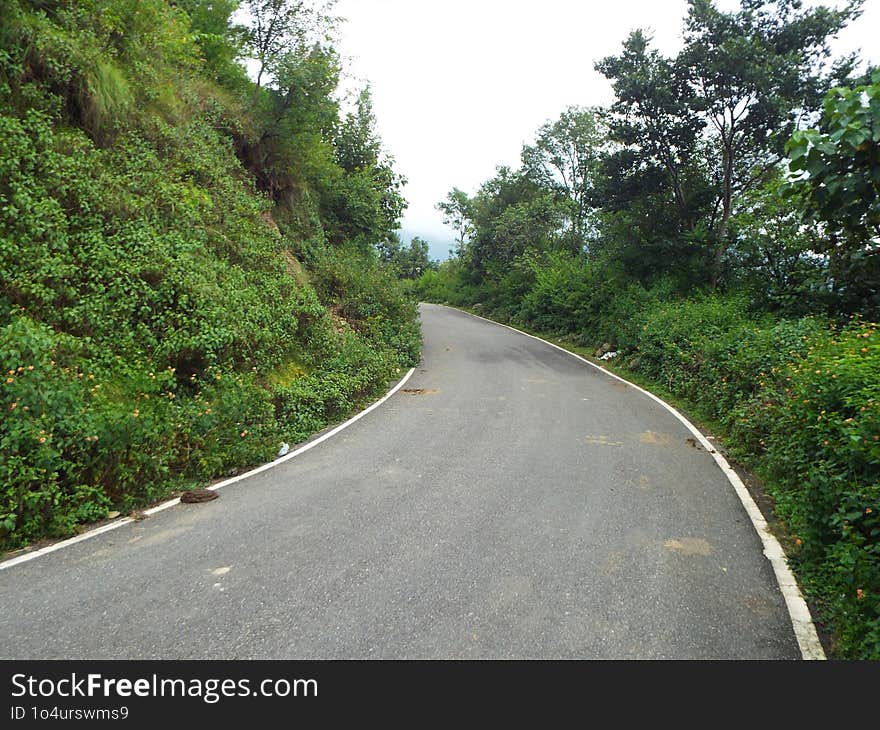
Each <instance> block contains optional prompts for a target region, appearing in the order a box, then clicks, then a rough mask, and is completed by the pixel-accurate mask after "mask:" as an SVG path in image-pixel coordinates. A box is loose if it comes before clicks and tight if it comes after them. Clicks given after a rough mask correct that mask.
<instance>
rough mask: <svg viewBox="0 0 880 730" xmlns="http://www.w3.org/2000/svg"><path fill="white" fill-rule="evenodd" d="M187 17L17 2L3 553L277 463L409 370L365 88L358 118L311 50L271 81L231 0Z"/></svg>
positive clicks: (392, 180)
mask: <svg viewBox="0 0 880 730" xmlns="http://www.w3.org/2000/svg"><path fill="white" fill-rule="evenodd" d="M177 5H178V7H172V6H171V4H168V3H165V2H161V1H160V0H147V1H145V2H132V1H129V0H106V1H104V0H93V1H90V2H55V3H49V4H47V3H31V2H23V1H21V0H12V2H9V3H5V4H4V11H3V19H2V26H0V365H2V368H3V371H4V374H3V381H2V384H0V385H2V389H0V412H2V414H3V416H2V419H0V452H2V456H0V545H2V546H4V547H15V546H20V545H22V544H24V543H25V542H27V541H29V540H33V539H36V538H41V537H45V536H60V535H66V534H69V533H71V532H72V531H74V530H75V529H76V526H77V525H78V524H80V523H82V522H86V521H90V520H95V519H100V518H102V517H105V516H106V515H107V514H108V512H110V511H111V510H117V511H128V510H131V509H133V508H136V507H137V506H139V505H143V504H146V503H149V502H150V501H154V500H156V499H158V498H161V497H163V496H165V495H166V494H168V493H169V492H171V491H174V490H177V489H181V488H186V487H189V486H193V485H196V484H199V483H203V482H205V481H206V480H209V479H211V478H214V477H218V476H222V475H225V474H228V473H231V472H234V471H236V470H238V469H240V468H242V467H245V466H248V465H251V464H254V463H257V462H260V461H265V460H267V459H270V458H272V456H273V455H274V454H275V452H276V451H277V450H278V446H279V444H280V443H281V442H282V441H288V442H291V443H292V442H296V441H298V440H301V439H303V438H305V437H307V436H308V435H309V434H310V433H312V432H314V431H315V430H317V429H320V428H321V427H323V426H325V425H327V424H328V423H331V422H333V421H335V420H339V419H341V418H342V417H343V416H344V415H345V414H346V413H348V412H350V411H351V410H352V409H353V408H354V407H355V406H356V404H358V403H359V402H361V401H362V400H364V399H366V398H369V397H370V396H371V395H373V394H375V393H376V392H378V391H380V390H381V389H383V388H384V387H385V385H386V383H387V382H388V381H389V379H391V378H393V377H394V376H395V375H396V373H398V372H400V370H401V369H402V368H403V367H405V366H409V365H410V364H413V363H414V362H415V361H416V360H417V358H418V352H419V331H418V324H417V320H416V317H417V315H416V309H415V305H414V303H413V302H411V301H409V300H408V299H406V298H405V297H404V296H403V295H402V294H401V293H400V289H399V286H398V283H397V281H396V280H394V278H393V277H392V276H391V275H390V274H389V273H387V272H386V271H385V270H384V269H383V268H382V267H381V265H380V264H379V262H378V259H377V257H376V255H375V253H374V244H375V243H377V242H378V241H379V240H380V239H381V237H382V236H383V235H385V233H386V232H387V229H389V228H392V227H393V226H395V225H396V218H397V217H398V216H399V212H400V209H401V207H402V200H400V199H399V196H397V194H396V187H397V185H398V184H399V178H398V177H396V176H395V175H394V174H393V172H392V171H391V168H390V164H389V163H388V161H387V160H385V159H384V158H382V156H381V150H380V144H379V141H378V137H376V136H375V133H374V131H373V130H372V127H371V124H372V119H371V117H370V115H369V106H368V98H364V97H362V99H361V100H360V104H359V107H358V110H359V112H361V114H360V116H358V115H354V114H353V115H349V117H348V118H347V119H346V118H342V117H341V115H340V113H339V108H338V103H337V102H336V101H335V100H334V92H335V88H336V79H337V78H338V73H339V70H338V64H337V63H336V61H335V55H334V53H333V51H332V48H330V47H329V46H326V45H324V46H321V45H317V44H311V45H309V46H308V47H306V46H304V45H302V43H299V44H298V43H297V42H296V41H295V40H289V41H288V42H287V44H286V46H284V50H283V54H282V55H279V57H278V59H276V60H277V61H278V64H277V66H276V69H277V70H276V72H275V74H274V78H275V79H276V81H275V83H273V84H272V85H268V86H267V85H265V84H264V85H263V86H262V87H257V86H255V85H254V84H253V83H252V82H251V81H249V80H248V78H247V76H246V74H245V72H244V70H243V68H242V66H241V65H240V63H239V62H238V61H237V60H236V59H237V58H238V57H240V56H241V54H242V52H243V47H244V46H243V45H242V44H244V43H246V41H245V40H243V38H244V37H245V36H244V34H245V31H244V30H243V29H241V28H237V27H236V26H234V24H233V23H231V21H230V12H231V9H232V4H231V3H228V4H226V5H229V7H225V8H224V7H221V6H223V5H224V4H223V3H200V2H189V3H178V4H177ZM218 7H220V9H219V10H218V9H217V8H218ZM187 9H188V10H189V11H190V12H189V13H187V12H186V10H187ZM282 40H283V39H282ZM282 61H283V63H284V68H283V69H282V66H281V62H282ZM284 69H286V70H287V76H284V74H283V73H282V71H283V70H284ZM356 132H358V133H360V134H355V133H356ZM389 201H390V204H389Z"/></svg>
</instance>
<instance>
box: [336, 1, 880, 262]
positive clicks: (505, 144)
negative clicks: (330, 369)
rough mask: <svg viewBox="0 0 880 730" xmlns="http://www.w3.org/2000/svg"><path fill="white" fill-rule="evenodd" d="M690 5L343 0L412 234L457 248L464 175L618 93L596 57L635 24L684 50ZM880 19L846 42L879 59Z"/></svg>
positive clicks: (346, 41)
mask: <svg viewBox="0 0 880 730" xmlns="http://www.w3.org/2000/svg"><path fill="white" fill-rule="evenodd" d="M718 4H719V5H720V6H721V7H722V8H724V9H732V8H735V7H738V5H739V3H738V2H736V1H735V0H721V1H720V2H719V3H718ZM686 8H687V5H686V2H685V0H653V1H651V0H605V1H604V2H603V1H596V0H580V1H578V0H531V1H524V0H443V2H428V0H338V3H337V5H336V7H335V12H334V14H336V15H339V16H342V17H343V18H346V19H347V21H346V22H345V23H343V24H342V26H341V28H340V41H339V51H340V52H341V53H342V54H343V56H345V57H346V58H347V60H348V64H347V67H348V69H349V71H350V73H351V74H352V75H353V76H355V77H356V78H359V79H361V80H368V81H369V82H370V85H371V86H372V89H373V102H374V111H375V114H376V118H377V121H378V126H379V133H380V134H381V136H382V139H383V141H384V144H385V147H386V149H387V150H388V151H389V152H390V153H391V154H392V155H393V156H394V158H395V160H396V165H395V167H396V169H397V170H398V172H400V173H402V174H403V175H404V176H405V177H406V178H407V179H408V181H409V182H408V185H407V187H406V189H405V191H404V195H405V197H406V198H407V200H408V201H409V208H408V209H407V210H406V212H405V213H404V219H403V233H404V240H405V241H408V240H409V237H411V236H413V235H419V236H421V237H423V238H425V239H427V240H428V241H429V243H430V244H431V254H432V257H434V258H445V257H446V252H447V250H448V248H449V246H450V243H451V241H452V238H453V233H452V231H451V230H450V229H449V228H447V227H446V226H444V225H443V224H442V217H441V215H440V213H439V212H438V211H437V210H436V209H435V208H434V206H435V204H436V203H437V202H438V201H440V200H443V199H444V198H445V197H446V193H447V192H448V191H449V190H451V189H452V188H453V186H456V187H459V188H462V189H463V190H465V191H467V192H469V193H473V192H474V191H475V190H476V188H477V187H478V186H479V184H480V183H482V182H483V181H484V180H486V179H487V178H489V177H491V176H492V175H493V174H494V170H495V166H496V165H499V164H507V165H510V166H512V167H516V166H517V165H518V162H519V153H520V149H521V147H522V145H523V143H524V142H530V141H531V140H532V139H533V138H534V133H535V131H536V130H537V129H538V127H539V126H540V125H541V124H543V123H544V122H545V121H547V120H549V119H553V118H555V117H557V116H558V115H559V113H560V112H561V111H562V110H563V109H564V108H565V107H567V106H570V105H582V106H592V105H602V104H608V103H610V101H611V100H612V94H611V88H610V85H609V83H608V82H607V80H606V79H605V78H604V77H603V76H602V75H601V74H599V73H597V72H596V71H594V70H593V64H594V62H595V61H596V60H598V59H600V58H602V57H604V56H607V55H610V54H616V53H617V52H618V51H619V50H620V46H621V43H622V42H623V40H624V39H625V38H626V36H627V35H628V33H629V31H630V30H632V29H634V28H637V27H641V28H646V29H649V30H650V31H652V32H653V34H654V39H655V41H656V45H657V47H658V48H659V49H660V50H661V51H663V52H664V53H667V54H672V53H675V52H676V51H677V50H678V48H679V46H680V43H681V28H682V20H683V18H684V15H685V13H686ZM878 30H880V0H867V2H866V3H865V6H864V13H863V15H862V17H861V18H859V19H858V20H857V21H856V23H855V24H853V25H852V26H851V27H850V28H848V29H846V30H845V31H844V33H842V34H841V38H840V39H839V42H837V43H836V44H835V50H837V51H838V52H843V51H849V50H854V49H857V48H861V49H862V52H863V53H862V55H863V57H865V58H868V59H870V60H871V61H873V62H874V63H878V62H880V44H878V43H877V37H878V35H880V34H878V33H877V31H878ZM872 31H873V32H872ZM872 35H873V38H872V37H871V36H872ZM872 41H873V43H872Z"/></svg>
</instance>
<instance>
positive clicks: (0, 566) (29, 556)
mask: <svg viewBox="0 0 880 730" xmlns="http://www.w3.org/2000/svg"><path fill="white" fill-rule="evenodd" d="M414 372H415V368H410V369H409V371H408V372H407V374H406V375H404V376H403V377H402V378H401V379H400V381H398V383H397V385H395V386H394V387H393V388H392V389H391V390H389V391H388V392H387V393H386V394H385V395H384V396H382V398H380V399H379V400H377V401H376V402H375V403H373V404H372V405H370V406H368V407H367V408H365V409H364V410H362V411H361V412H360V413H356V414H355V415H354V416H352V417H351V418H349V419H348V420H347V421H345V422H344V423H340V424H339V425H338V426H336V427H335V428H333V429H331V430H330V431H328V432H327V433H325V434H322V435H321V436H319V437H318V438H316V439H314V440H313V441H308V442H306V443H304V444H303V445H302V446H300V447H299V448H298V449H295V450H293V451H291V452H290V453H289V454H285V455H284V456H281V457H279V458H277V459H275V460H274V461H270V462H268V463H266V464H263V465H262V466H258V467H256V468H255V469H251V470H250V471H247V472H245V473H244V474H239V475H237V476H234V477H231V478H230V479H225V480H224V481H222V482H217V484H212V485H211V486H210V487H208V489H212V490H215V491H216V490H218V489H222V488H223V487H228V486H229V485H230V484H235V483H236V482H240V481H242V480H244V479H248V478H250V477H252V476H254V475H256V474H260V473H261V472H264V471H268V470H269V469H273V468H274V467H276V466H278V465H279V464H283V463H284V462H285V461H290V460H291V459H292V458H294V457H295V456H299V455H300V454H303V453H305V452H306V451H308V450H309V449H313V448H314V447H315V446H317V445H318V444H320V443H323V442H324V441H326V440H327V439H329V438H330V437H332V436H335V435H336V434H337V433H339V432H340V431H342V430H343V429H346V428H348V427H349V426H351V424H353V423H354V422H355V421H359V420H360V419H361V418H363V417H364V416H366V415H367V414H368V413H369V412H370V411H373V410H375V409H376V408H378V407H379V406H381V405H382V404H383V403H384V402H385V401H387V400H388V399H389V398H390V397H391V396H392V395H394V394H395V393H396V392H397V391H398V390H400V389H401V388H402V387H403V386H404V385H406V381H408V380H409V379H410V378H411V377H412V374H413V373H414ZM179 503H180V499H179V498H177V499H169V500H168V501H167V502H162V503H161V504H158V505H156V506H155V507H151V508H150V509H145V510H143V514H145V515H154V514H156V513H157V512H162V511H163V510H166V509H168V508H169V507H173V506H174V505H176V504H179ZM135 521H136V520H134V519H133V518H131V517H121V518H120V519H118V520H115V521H114V522H108V523H107V524H106V525H101V527H96V528H95V529H93V530H89V531H88V532H83V533H82V534H81V535H77V536H76V537H71V538H69V539H67V540H61V541H60V542H56V543H53V544H51V545H47V546H46V547H44V548H40V549H39V550H34V551H32V552H28V553H23V554H22V555H18V556H16V557H14V558H10V559H9V560H4V561H3V562H2V563H0V570H6V569H7V568H12V567H14V566H16V565H20V564H21V563H26V562H28V561H29V560H33V559H34V558H38V557H40V556H41V555H48V554H49V553H54V552H55V551H56V550H61V549H62V548H66V547H70V546H71V545H75V544H76V543H78V542H83V540H89V539H91V538H93V537H97V536H98V535H103V534H104V533H105V532H110V531H111V530H115V529H117V528H119V527H122V526H123V525H127V524H129V523H131V522H135Z"/></svg>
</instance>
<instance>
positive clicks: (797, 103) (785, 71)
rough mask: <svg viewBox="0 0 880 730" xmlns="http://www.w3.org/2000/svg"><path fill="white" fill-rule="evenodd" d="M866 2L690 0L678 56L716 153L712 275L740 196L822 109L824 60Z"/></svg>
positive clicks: (836, 73) (694, 105)
mask: <svg viewBox="0 0 880 730" xmlns="http://www.w3.org/2000/svg"><path fill="white" fill-rule="evenodd" d="M861 3H862V0H849V2H847V3H846V4H845V5H844V6H843V7H842V8H841V9H839V10H832V9H830V8H826V7H822V6H817V7H812V8H809V9H804V8H803V7H802V3H801V2H800V1H799V0H775V1H773V2H768V1H767V0H741V7H740V9H739V10H737V11H734V12H723V11H721V10H719V9H718V8H717V7H716V6H715V5H714V3H713V2H712V0H689V6H690V7H689V10H688V15H687V19H686V21H685V36H684V40H685V47H684V49H683V50H682V52H681V54H680V56H679V63H680V64H681V65H682V66H683V67H684V68H686V69H687V72H688V81H689V84H690V86H691V89H692V92H693V97H692V99H691V100H690V104H691V106H692V108H693V109H694V110H695V111H696V112H699V113H700V114H701V115H702V116H703V118H704V119H705V120H706V121H707V123H708V133H709V136H710V140H711V142H712V144H713V147H714V148H715V151H716V152H717V160H718V164H717V167H716V170H715V179H716V181H717V191H716V195H717V205H716V208H715V215H713V219H712V221H711V227H712V230H713V233H714V238H715V240H716V244H715V263H714V267H713V277H712V278H713V282H715V281H717V277H718V274H719V272H720V264H721V259H722V256H723V254H724V251H725V249H726V246H727V244H728V240H727V228H728V222H729V221H730V217H731V215H732V214H733V212H734V206H735V198H736V196H738V195H742V194H743V193H745V192H746V191H748V190H750V189H752V188H753V187H754V186H756V185H759V184H761V183H762V182H763V180H764V179H765V178H766V175H767V173H768V172H769V171H770V170H771V169H772V168H773V167H774V166H775V165H777V164H778V163H779V162H780V161H781V160H782V159H783V157H784V146H785V142H786V141H787V140H788V138H789V137H790V136H791V133H792V132H793V131H794V130H795V129H796V128H797V126H798V124H799V121H800V120H801V119H802V118H803V117H804V116H805V115H808V114H810V113H811V112H814V111H816V110H817V109H818V107H819V105H820V103H821V90H822V89H825V88H827V87H828V85H829V79H830V75H829V74H828V73H826V72H825V70H824V69H823V68H822V63H821V62H822V61H823V59H825V58H827V57H828V56H829V55H830V50H829V47H828V41H829V39H830V38H831V37H832V36H834V35H835V34H836V33H837V32H838V31H839V30H841V29H842V28H843V27H844V26H845V25H846V24H847V23H848V22H849V21H850V20H852V19H853V18H854V17H856V16H857V15H858V14H859V8H860V5H861ZM845 68H846V65H844V69H845ZM841 70H842V69H841V68H840V67H838V68H835V69H833V70H832V74H833V75H834V76H839V75H840V73H841Z"/></svg>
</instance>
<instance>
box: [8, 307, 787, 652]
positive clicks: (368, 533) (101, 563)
mask: <svg viewBox="0 0 880 730" xmlns="http://www.w3.org/2000/svg"><path fill="white" fill-rule="evenodd" d="M421 313H422V326H423V331H424V341H425V344H424V353H423V360H422V363H421V365H420V366H419V367H418V368H417V369H416V371H415V373H414V375H413V377H412V378H411V379H410V380H409V381H408V382H407V383H406V384H405V386H404V388H402V389H401V390H399V391H398V392H397V393H396V394H395V395H394V396H392V397H391V398H390V399H389V400H388V401H387V402H385V403H384V404H383V405H381V406H380V407H378V408H376V409H375V410H373V411H371V412H370V413H368V414H366V415H365V416H364V417H363V418H361V419H360V420H358V421H357V422H355V423H353V424H352V425H351V426H349V427H348V428H346V429H345V430H343V431H341V432H340V433H339V434H338V435H336V436H334V437H332V438H330V439H328V440H326V441H325V442H323V443H321V444H319V445H317V446H316V447H315V448H313V449H311V450H309V451H307V452H304V453H302V454H301V455H299V456H298V457H297V458H294V459H291V460H290V461H287V462H285V463H283V464H279V465H278V466H277V467H275V468H272V469H269V470H267V471H263V472H261V473H259V474H256V475H254V476H252V477H249V478H248V479H245V480H243V481H241V482H238V483H236V484H234V485H231V486H229V487H227V488H225V489H223V490H222V491H221V492H220V499H217V500H214V501H213V502H208V503H204V504H189V505H188V504H180V505H177V506H175V507H172V508H170V509H167V510H165V511H163V512H160V513H157V514H155V515H153V516H151V517H149V518H147V519H145V520H142V521H139V522H134V523H131V524H128V525H124V526H122V527H120V528H119V529H116V530H114V531H112V532H108V533H106V534H102V535H99V536H97V537H94V538H92V539H89V540H86V541H83V542H79V543H77V544H74V545H71V546H69V547H66V548H64V549H61V550H58V551H56V552H53V553H51V554H48V555H42V556H40V557H37V558H35V559H33V560H30V561H29V562H25V563H21V564H19V565H15V566H13V567H10V568H8V569H5V570H2V571H0V657H2V658H7V659H10V658H17V659H41V658H65V659H79V658H89V659H97V658H126V659H149V658H161V659H195V658H216V659H220V658H223V659H235V658H284V659H305V658H326V659H337V658H587V659H592V658H619V659H628V658H724V659H734V658H745V659H753V658H754V659H758V658H781V659H785V658H792V659H793V658H799V657H800V656H801V654H800V651H799V649H798V644H797V641H796V639H795V635H794V632H793V629H792V621H791V618H790V617H789V614H788V612H787V610H786V606H785V602H784V600H783V596H782V593H781V592H780V588H779V586H778V584H777V582H776V578H775V577H774V573H773V570H772V568H771V565H770V563H769V561H768V560H767V559H766V558H765V557H764V556H763V554H762V543H761V540H760V539H759V537H758V535H757V533H756V532H755V529H754V528H753V526H752V524H751V522H750V520H749V518H748V516H747V514H746V512H745V510H744V508H743V506H742V504H741V502H740V501H739V498H738V497H737V496H736V493H735V492H734V490H733V488H732V487H731V484H730V482H729V481H728V480H727V478H726V477H725V475H724V474H723V472H722V471H721V469H719V467H718V465H717V464H716V463H715V461H714V460H713V458H712V456H711V455H710V454H709V453H707V452H706V451H705V450H704V449H702V448H700V447H699V445H698V444H695V443H694V441H693V439H692V438H690V437H691V436H692V434H691V433H690V432H689V431H688V430H687V429H686V428H685V427H684V426H683V425H682V423H681V422H679V421H678V420H677V419H676V418H675V417H674V416H673V415H671V414H670V412H669V411H667V410H666V409H664V408H663V407H662V406H661V405H660V404H658V403H656V402H655V401H653V400H651V399H650V398H648V397H647V396H646V395H644V394H643V393H640V392H638V391H637V390H636V389H634V388H631V387H628V386H626V385H625V384H624V383H621V382H619V381H615V380H614V379H612V378H610V377H607V376H606V375H603V374H602V373H601V372H598V371H597V370H595V369H593V368H591V367H588V366H586V365H584V364H583V363H581V362H578V361H577V360H576V359H575V358H573V357H571V356H569V355H567V354H565V353H563V352H561V351H559V350H556V349H554V348H552V347H550V346H548V345H546V344H544V343H542V342H540V341H537V340H535V339H531V338H529V337H526V336H524V335H522V334H518V333H516V332H513V331H511V330H509V329H506V328H503V327H499V326H496V325H493V324H490V323H487V322H485V321H481V320H479V319H476V318H473V317H471V316H469V315H467V314H464V313H462V312H458V311H456V310H452V309H448V308H443V307H439V306H435V305H422V308H421Z"/></svg>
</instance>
